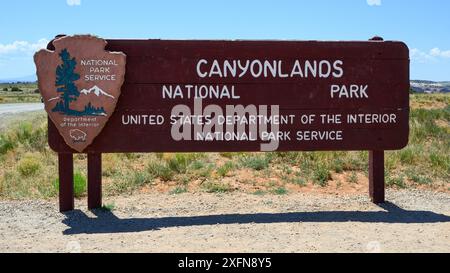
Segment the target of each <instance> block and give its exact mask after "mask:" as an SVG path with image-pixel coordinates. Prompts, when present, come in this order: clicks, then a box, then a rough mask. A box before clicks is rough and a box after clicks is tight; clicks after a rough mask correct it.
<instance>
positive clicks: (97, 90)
mask: <svg viewBox="0 0 450 273" xmlns="http://www.w3.org/2000/svg"><path fill="white" fill-rule="evenodd" d="M80 93H81V94H84V95H88V94H95V95H96V96H97V97H98V96H106V97H110V98H112V99H114V96H112V95H110V94H108V93H107V92H105V91H103V90H102V89H101V88H100V87H98V86H97V85H94V86H93V87H91V88H89V89H82V90H81V91H80Z"/></svg>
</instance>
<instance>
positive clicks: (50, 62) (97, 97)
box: [34, 35, 126, 152]
mask: <svg viewBox="0 0 450 273" xmlns="http://www.w3.org/2000/svg"><path fill="white" fill-rule="evenodd" d="M106 44H107V42H106V41H105V40H103V39H100V38H97V37H94V36H90V35H78V36H65V37H62V38H58V39H55V40H54V41H53V45H54V47H55V50H54V51H50V50H46V49H43V50H40V51H39V52H37V53H36V54H35V55H34V62H35V63H36V68H37V77H38V85H39V90H40V92H41V95H42V98H43V99H44V104H45V110H46V111H47V113H48V115H49V116H50V119H51V120H52V121H53V123H54V124H55V126H56V128H58V131H59V133H60V134H61V136H62V137H63V138H64V141H65V142H66V143H67V145H69V146H70V147H72V148H73V149H75V150H77V151H78V152H82V151H83V150H84V149H85V148H86V147H87V146H89V145H90V144H91V143H92V142H93V141H94V139H95V137H96V136H97V135H98V134H99V133H100V132H101V130H102V129H103V127H104V126H105V124H106V122H107V121H108V119H109V117H110V116H111V115H112V113H113V112H114V109H115V107H116V104H117V100H118V98H119V96H120V88H121V86H122V84H123V81H124V78H125V62H126V56H125V54H124V53H122V52H109V51H106V50H105V46H106Z"/></svg>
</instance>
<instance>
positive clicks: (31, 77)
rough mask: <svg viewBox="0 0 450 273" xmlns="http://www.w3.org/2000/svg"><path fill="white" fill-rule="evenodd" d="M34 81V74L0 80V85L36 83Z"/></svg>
mask: <svg viewBox="0 0 450 273" xmlns="http://www.w3.org/2000/svg"><path fill="white" fill-rule="evenodd" d="M36 81H37V77H36V74H33V75H28V76H24V77H17V78H9V79H8V78H6V79H0V83H17V82H36Z"/></svg>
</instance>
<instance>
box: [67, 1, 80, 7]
mask: <svg viewBox="0 0 450 273" xmlns="http://www.w3.org/2000/svg"><path fill="white" fill-rule="evenodd" d="M66 1H67V5H69V6H79V5H81V0H66Z"/></svg>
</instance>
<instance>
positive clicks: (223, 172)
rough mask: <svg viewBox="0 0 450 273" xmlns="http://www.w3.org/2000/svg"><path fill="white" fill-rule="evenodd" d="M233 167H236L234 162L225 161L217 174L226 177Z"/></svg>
mask: <svg viewBox="0 0 450 273" xmlns="http://www.w3.org/2000/svg"><path fill="white" fill-rule="evenodd" d="M233 168H234V164H233V162H231V161H227V162H225V164H223V165H222V166H220V167H219V168H217V174H218V175H219V176H221V177H225V176H227V174H228V173H229V172H230V171H231V170H232V169H233Z"/></svg>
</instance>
